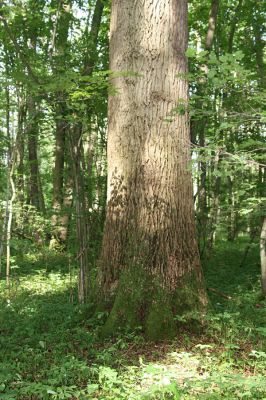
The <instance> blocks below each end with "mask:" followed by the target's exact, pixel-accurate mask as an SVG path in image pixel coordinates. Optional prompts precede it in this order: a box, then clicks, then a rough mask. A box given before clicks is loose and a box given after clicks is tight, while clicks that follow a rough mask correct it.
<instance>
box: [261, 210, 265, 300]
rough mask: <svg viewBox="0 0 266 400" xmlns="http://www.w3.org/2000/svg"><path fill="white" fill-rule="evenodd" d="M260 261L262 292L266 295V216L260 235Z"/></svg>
mask: <svg viewBox="0 0 266 400" xmlns="http://www.w3.org/2000/svg"><path fill="white" fill-rule="evenodd" d="M260 261H261V286H262V293H263V295H264V296H266V217H264V220H263V225H262V229H261V235H260Z"/></svg>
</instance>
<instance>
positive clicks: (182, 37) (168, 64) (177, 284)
mask: <svg viewBox="0 0 266 400" xmlns="http://www.w3.org/2000/svg"><path fill="white" fill-rule="evenodd" d="M186 47H187V2H186V0H180V1H178V2H176V1H175V0H161V1H153V2H150V1H142V0H138V1H134V2H133V3H132V2H131V1H129V0H127V1H122V2H121V1H118V0H114V1H113V2H112V15H111V32H110V69H111V70H112V71H114V72H115V73H121V76H118V77H116V78H114V79H113V81H112V83H113V84H114V85H115V87H116V89H117V94H116V95H114V96H110V99H109V131H108V198H107V201H108V210H107V219H106V225H105V232H104V238H103V247H102V255H101V277H100V281H101V287H102V290H103V293H104V296H105V298H106V299H108V300H109V301H110V302H111V304H113V308H112V311H111V314H110V316H109V319H108V321H107V323H106V326H105V331H106V333H112V332H113V331H114V330H115V329H116V328H117V325H124V326H126V325H129V326H131V327H134V326H136V325H139V324H140V323H141V322H143V323H144V324H145V330H146V333H147V335H148V336H149V337H150V338H152V339H157V338H158V339H159V338H162V337H165V336H171V335H172V334H173V332H174V331H175V329H174V328H175V327H174V322H173V316H174V314H178V313H181V312H183V311H184V310H191V309H195V308H196V307H195V304H196V303H197V305H200V304H205V302H206V298H205V292H204V290H203V289H202V278H201V267H200V260H199V254H198V248H197V243H196V239H195V238H196V234H195V223H194V210H193V194H192V180H191V174H190V171H189V160H190V145H189V143H190V142H189V125H188V115H187V112H186V111H184V112H183V113H180V115H173V114H176V113H173V111H174V109H176V108H177V107H179V106H180V105H181V107H182V108H183V109H185V108H186V105H187V102H188V84H187V81H186V80H185V79H182V78H180V77H178V75H180V74H182V75H184V74H185V73H186V72H187V60H186V56H185V51H186ZM125 71H131V72H133V73H135V74H136V75H135V76H134V75H132V74H131V75H130V74H127V76H123V74H124V75H125ZM113 292H114V293H115V294H116V295H115V296H114V298H113V299H112V293H113Z"/></svg>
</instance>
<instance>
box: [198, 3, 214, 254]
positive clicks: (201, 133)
mask: <svg viewBox="0 0 266 400" xmlns="http://www.w3.org/2000/svg"><path fill="white" fill-rule="evenodd" d="M218 9H219V0H212V3H211V8H210V13H209V23H208V30H207V34H206V38H205V46H204V47H205V50H206V51H208V52H210V51H211V48H212V46H213V41H214V35H215V28H216V22H217V17H218ZM207 69H208V68H207V65H203V66H202V70H203V71H205V72H207ZM205 84H206V81H205V80H203V81H202V82H201V83H200V84H199V87H198V96H199V101H198V104H197V108H198V110H199V111H202V110H203V100H202V97H204V94H205V91H206V89H205ZM207 122H208V121H207V118H206V117H205V116H204V115H203V116H201V118H200V120H199V121H195V122H192V126H193V130H194V131H195V132H194V134H193V135H194V136H195V135H197V133H198V140H199V145H200V147H201V150H200V152H199V155H200V162H199V175H200V179H199V187H198V219H199V224H200V232H201V234H200V241H202V242H203V247H204V243H206V240H207V238H206V235H207V230H206V227H207V223H208V209H207V187H206V183H207V162H206V160H204V158H205V157H206V152H205V145H206V127H207Z"/></svg>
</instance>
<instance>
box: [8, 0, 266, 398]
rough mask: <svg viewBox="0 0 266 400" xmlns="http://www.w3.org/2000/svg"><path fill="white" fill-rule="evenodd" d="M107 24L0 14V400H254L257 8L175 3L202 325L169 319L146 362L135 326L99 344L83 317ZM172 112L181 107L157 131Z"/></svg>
mask: <svg viewBox="0 0 266 400" xmlns="http://www.w3.org/2000/svg"><path fill="white" fill-rule="evenodd" d="M110 9H111V4H110V2H109V1H102V0H96V1H92V0H90V1H74V0H68V1H61V0H58V1H57V0H51V1H46V0H38V1H36V0H12V1H8V0H7V1H5V2H3V1H1V2H0V22H1V25H0V35H1V45H0V79H1V90H0V104H1V107H0V118H1V122H2V124H1V129H0V138H1V142H0V182H1V189H2V190H1V193H0V202H1V210H0V222H1V225H0V228H1V231H0V257H1V264H0V273H1V279H2V281H1V290H2V293H1V307H2V310H1V317H0V318H1V319H0V321H1V326H0V330H1V339H0V340H1V345H2V346H4V347H5V348H6V353H5V355H3V357H2V356H1V358H2V360H1V362H2V365H3V372H1V374H0V377H1V382H0V392H1V393H0V398H6V399H12V398H19V399H35V398H36V399H46V398H47V399H48V398H54V399H64V398H74V399H75V398H99V399H108V398H110V399H120V398H121V399H122V398H145V396H150V397H146V398H176V399H178V398H192V399H193V398H204V397H203V396H209V397H205V398H221V397H219V396H222V395H223V396H227V397H226V398H252V399H253V398H264V397H265V381H264V380H263V369H264V367H265V359H266V354H265V351H266V350H265V346H266V345H265V336H266V328H265V323H266V315H265V300H264V298H263V295H262V294H263V293H264V295H265V292H266V266H264V267H263V265H262V269H261V263H260V259H259V252H260V249H261V254H262V261H263V257H264V256H263V253H264V254H265V240H266V239H265V237H266V233H265V227H264V230H262V226H263V221H264V226H265V215H266V211H265V190H266V184H265V181H266V159H265V126H264V123H265V114H264V113H265V111H264V103H265V64H264V38H265V31H264V28H263V26H264V25H263V24H264V20H265V5H264V4H263V2H262V1H256V0H238V1H229V0H228V1H227V0H223V1H219V0H212V1H207V0H206V1H205V0H204V1H201V2H198V1H190V2H189V24H188V25H189V47H188V50H187V52H186V55H187V57H188V61H189V73H188V74H187V76H185V77H184V78H185V79H188V80H189V94H190V103H189V110H188V111H189V116H190V150H191V155H192V162H191V165H190V168H191V171H192V175H193V191H194V207H195V212H196V227H197V240H198V245H199V252H200V257H201V260H202V264H203V267H204V275H205V279H206V285H207V289H208V293H209V297H210V300H211V304H212V307H213V310H212V311H211V312H210V314H209V316H208V317H207V320H208V321H209V322H208V323H207V326H205V328H203V327H201V328H199V327H198V326H197V328H196V327H195V326H194V325H193V324H191V318H190V317H191V316H189V322H188V321H187V318H188V316H187V315H183V314H182V315H176V316H175V320H176V321H177V322H178V323H179V324H180V329H179V331H180V334H179V336H178V339H176V340H177V342H178V343H179V344H178V345H177V344H176V343H177V342H176V341H174V344H173V343H172V342H171V343H172V344H170V343H169V342H166V343H167V345H165V344H164V345H158V348H154V347H153V346H151V345H150V344H147V343H146V342H145V340H144V337H143V335H142V334H143V332H142V328H141V327H136V329H135V330H134V331H133V333H132V330H127V329H123V330H121V331H120V330H118V332H116V334H117V335H118V339H116V340H114V339H106V340H104V339H101V340H100V342H99V341H98V338H99V336H100V333H99V332H100V331H101V328H102V326H103V325H104V324H105V322H106V318H107V317H108V312H107V311H106V310H101V311H99V310H98V311H97V313H96V314H95V310H94V309H93V306H92V303H93V301H94V298H95V296H96V294H95V290H97V289H95V282H97V276H98V267H97V264H98V260H99V258H100V253H101V244H102V237H103V229H104V222H105V216H106V196H107V150H106V149H107V126H108V118H107V109H108V96H116V91H115V87H114V85H113V84H112V82H113V80H114V79H115V78H116V76H115V73H114V72H113V71H110V70H109V24H110ZM124 74H125V76H126V78H129V79H130V78H131V76H132V74H133V73H132V71H125V72H124ZM186 112H187V109H186V105H185V104H184V103H182V101H181V102H180V103H179V104H178V105H177V107H176V109H174V110H173V113H172V115H171V116H169V123H170V122H171V119H172V118H176V117H177V116H180V115H181V116H182V115H183V114H184V113H186ZM261 232H262V233H261ZM260 235H261V239H260ZM259 242H260V243H261V248H260V246H259ZM264 263H265V258H264ZM263 268H264V269H263ZM263 277H264V279H265V280H264V279H262V280H261V278H263ZM77 281H78V285H77V284H76V282H77ZM87 281H89V283H88V282H87ZM261 283H262V285H261ZM88 288H89V290H88ZM92 310H93V312H92ZM95 315H96V316H95ZM53 316H54V321H53ZM123 328H124V327H123ZM240 333H241V334H240ZM58 335H59V336H60V335H61V338H60V340H59V337H58ZM241 336H242V337H241ZM20 342H22V343H23V344H22V347H20ZM7 343H9V344H7ZM254 343H256V345H255V344H254ZM150 346H151V347H150ZM154 349H155V350H154ZM177 349H178V350H177ZM192 349H193V350H192ZM214 349H215V350H214ZM150 352H152V354H153V353H154V354H153V356H152V357H151V358H150V355H149V354H147V353H150ZM65 353H66V355H64V357H63V356H62V354H65ZM174 353H175V356H173V354H174ZM171 354H172V356H171ZM62 357H63V358H62ZM145 357H146V358H145ZM162 357H165V360H164V361H162V362H161V364H160V362H159V361H158V360H160V359H162ZM171 357H172V358H171ZM130 358H132V359H134V360H138V361H136V362H135V361H134V362H133V365H131V366H129V365H130V362H129V359H130ZM173 358H174V361H173ZM29 359H30V360H31V362H29ZM139 360H140V361H139ZM143 360H144V361H143ZM197 362H198V363H199V366H198V364H197ZM134 363H135V364H134ZM136 363H138V369H134V367H135V366H136ZM195 363H196V364H197V368H194V367H192V365H194V366H195V365H196V364H195ZM180 365H182V368H183V370H184V371H187V372H188V371H189V370H191V369H192V370H193V371H194V369H195V371H194V372H195V375H194V378H193V379H194V381H193V382H194V383H192V381H191V380H190V378H191V377H190V376H188V375H189V374H187V375H185V376H184V377H183V376H181V375H182V374H181V371H180ZM136 368H137V367H136ZM174 368H175V369H174ZM193 368H194V369H193ZM228 369H229V370H230V377H229V378H228V377H226V378H224V379H221V377H224V376H225V371H226V370H228ZM173 370H174V371H175V372H174V373H173ZM133 371H134V373H133ZM204 374H205V375H206V379H205V381H204V382H205V386H204V385H203V383H202V382H203V381H202V379H201V378H200V376H205V375H204ZM130 376H133V378H132V381H131V378H130ZM147 376H149V378H147ZM176 376H178V377H179V378H178V379H177V378H176ZM180 376H181V377H180ZM195 377H196V378H195ZM247 377H248V378H247ZM163 379H165V382H164V383H163V382H162V380H163ZM137 382H138V383H137ZM140 382H141V383H140ZM184 382H186V384H184ZM210 382H211V384H212V385H213V392H214V395H213V396H217V397H211V396H212V394H210V393H209V394H207V395H206V393H208V390H209V389H208V388H207V387H208V386H210ZM137 384H138V385H140V386H139V387H138V391H137V392H139V393H142V394H139V393H135V391H134V389H133V386H136V385H137ZM235 387H236V389H235ZM233 388H234V389H233ZM232 393H233V394H232ZM231 395H232V397H230V396H231ZM130 396H132V397H130ZM134 396H135V397H134ZM137 396H144V397H137ZM156 396H157V397H156ZM163 396H164V397H163ZM167 396H168V397H167ZM171 396H172V397H171ZM174 396H176V397H174ZM181 396H183V397H181ZM193 396H194V397H193ZM200 396H202V397H200ZM241 396H242V397H241ZM263 396H264V397H263Z"/></svg>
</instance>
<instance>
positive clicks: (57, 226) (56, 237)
mask: <svg viewBox="0 0 266 400" xmlns="http://www.w3.org/2000/svg"><path fill="white" fill-rule="evenodd" d="M60 99H61V100H60ZM58 100H59V101H61V104H60V105H59V106H57V108H56V117H57V118H56V129H55V163H54V170H53V204H52V207H53V215H52V225H53V238H52V242H53V241H55V242H56V243H57V244H58V242H60V243H65V240H64V238H65V237H66V234H65V233H66V232H65V227H62V225H61V222H59V221H61V219H62V217H63V210H62V207H63V201H64V170H65V169H64V166H65V153H66V146H65V142H66V135H67V129H68V123H67V121H66V105H65V99H64V96H61V97H60V96H58ZM52 242H51V243H50V244H51V245H52Z"/></svg>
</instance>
